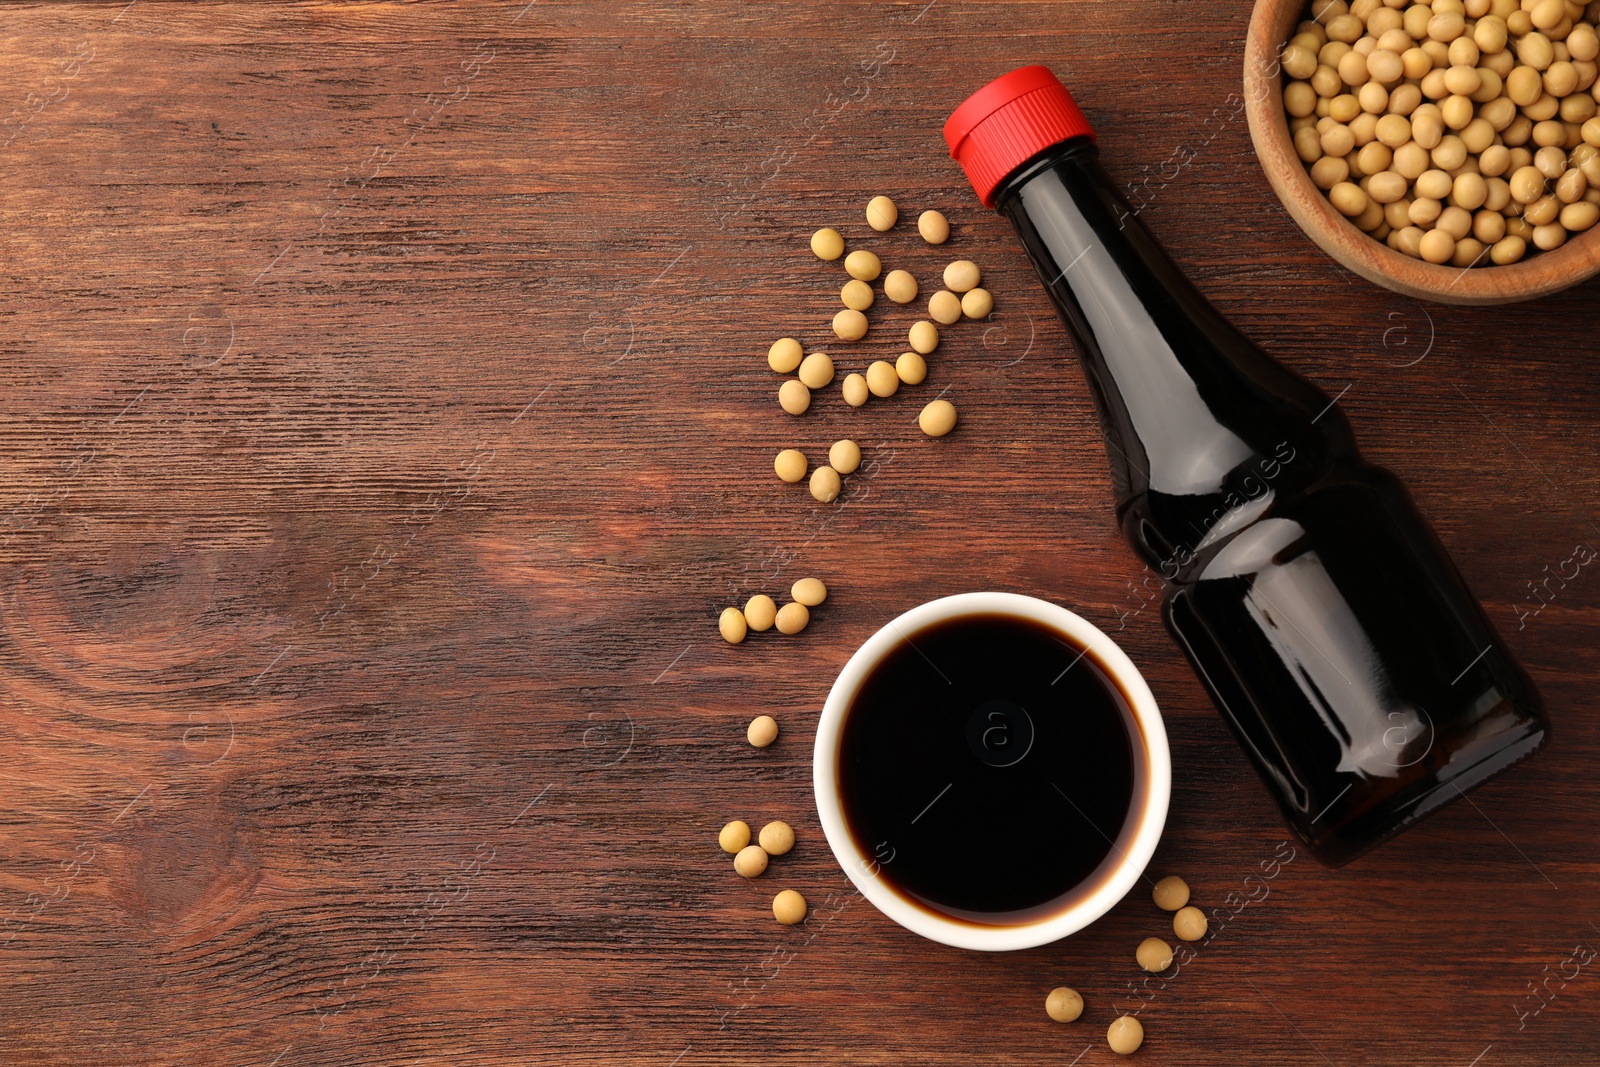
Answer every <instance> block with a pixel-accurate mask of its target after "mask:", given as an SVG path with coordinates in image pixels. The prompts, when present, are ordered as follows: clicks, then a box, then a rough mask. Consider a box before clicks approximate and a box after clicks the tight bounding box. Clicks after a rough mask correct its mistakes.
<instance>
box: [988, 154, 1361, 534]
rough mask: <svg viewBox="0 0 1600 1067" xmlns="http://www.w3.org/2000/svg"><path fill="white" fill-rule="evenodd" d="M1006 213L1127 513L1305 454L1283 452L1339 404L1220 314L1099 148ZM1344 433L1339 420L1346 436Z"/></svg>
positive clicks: (1007, 200)
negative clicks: (1098, 424) (1094, 409)
mask: <svg viewBox="0 0 1600 1067" xmlns="http://www.w3.org/2000/svg"><path fill="white" fill-rule="evenodd" d="M996 205H997V208H998V210H999V211H1000V213H1001V214H1003V215H1005V216H1006V217H1007V218H1009V219H1010V220H1011V223H1012V225H1013V226H1014V227H1015V228H1016V230H1017V232H1018V234H1019V235H1020V236H1021V238H1022V241H1023V244H1024V245H1025V246H1026V248H1027V251H1028V255H1029V258H1030V259H1031V260H1032V261H1033V265H1034V268H1035V269H1036V270H1037V271H1038V273H1039V278H1040V280H1041V281H1043V282H1044V284H1045V287H1046V288H1047V289H1048V290H1049V291H1050V295H1051V298H1052V299H1053V300H1054V301H1055V304H1056V307H1057V309H1058V310H1059V311H1060V313H1061V317H1062V319H1063V321H1064V322H1065V323H1066V326H1067V329H1068V332H1069V333H1070V334H1071V336H1072V340H1073V344H1074V346H1075V347H1076V349H1077V351H1078V355H1079V358H1080V360H1081V362H1082V365H1083V369H1084V373H1085V375H1086V376H1087V378H1088V380H1089V384H1090V387H1091V389H1092V390H1093V392H1094V394H1095V400H1096V402H1097V404H1098V406H1099V409H1100V416H1101V421H1102V426H1103V428H1104V430H1105V433H1106V438H1107V441H1108V444H1109V445H1110V449H1109V451H1110V456H1109V458H1110V460H1111V464H1112V471H1113V476H1114V479H1115V481H1116V483H1117V490H1118V496H1119V500H1120V501H1121V502H1124V503H1126V502H1127V501H1128V500H1130V499H1132V498H1134V497H1137V496H1139V495H1141V494H1145V493H1153V494H1160V495H1164V496H1171V497H1185V498H1187V497H1201V496H1216V495H1227V494H1229V491H1230V486H1231V485H1232V483H1238V482H1240V481H1241V480H1242V478H1243V477H1246V476H1247V472H1248V471H1249V470H1250V469H1252V468H1253V467H1254V466H1255V465H1257V464H1259V463H1260V462H1261V461H1262V460H1263V459H1264V458H1270V457H1272V456H1273V455H1274V454H1275V452H1276V453H1279V454H1281V453H1283V452H1285V451H1294V450H1295V446H1296V443H1298V442H1296V441H1293V440H1290V443H1289V444H1288V446H1287V449H1284V448H1280V447H1279V446H1280V445H1281V444H1283V443H1284V442H1285V441H1286V440H1289V439H1290V438H1299V439H1300V440H1301V441H1303V440H1304V438H1305V436H1306V435H1305V432H1304V428H1305V427H1306V426H1307V425H1309V424H1310V423H1312V422H1314V421H1315V416H1316V415H1317V414H1318V412H1319V411H1320V410H1323V409H1324V408H1325V407H1326V405H1327V403H1328V401H1327V398H1326V397H1325V396H1324V395H1323V394H1322V393H1321V391H1320V390H1318V389H1316V388H1315V387H1314V386H1312V385H1311V384H1310V383H1308V382H1306V381H1305V380H1304V379H1302V378H1300V377H1298V376H1297V375H1295V374H1293V373H1292V372H1290V371H1288V370H1287V369H1286V368H1284V367H1282V366H1281V365H1280V364H1278V363H1276V362H1275V361H1273V360H1272V359H1271V358H1270V357H1268V356H1267V355H1266V354H1265V353H1263V352H1262V351H1261V350H1260V349H1259V348H1257V347H1256V346H1255V345H1253V344H1251V343H1250V342H1249V341H1248V340H1247V339H1246V338H1244V337H1243V336H1242V335H1241V334H1239V333H1238V331H1237V330H1235V329H1234V328H1233V327H1232V326H1231V325H1230V324H1229V323H1228V322H1227V321H1226V320H1225V319H1223V318H1222V316H1221V315H1220V314H1218V313H1217V311H1216V310H1215V309H1214V308H1213V307H1211V305H1210V304H1209V303H1208V302H1207V301H1206V299H1205V297H1204V296H1202V295H1201V294H1200V292H1199V291H1198V290H1197V289H1195V287H1194V286H1193V285H1192V284H1191V283H1190V282H1189V280H1188V279H1187V278H1185V277H1184V276H1183V274H1182V272H1181V271H1180V270H1179V269H1178V267H1177V265H1176V264H1174V263H1173V261H1172V260H1171V259H1170V258H1169V257H1168V256H1167V254H1166V253H1165V252H1164V251H1162V249H1161V247H1160V246H1159V245H1158V244H1157V243H1156V241H1155V239H1154V237H1152V236H1151V234H1150V232H1149V230H1147V229H1146V228H1145V226H1144V223H1143V222H1142V221H1141V220H1140V219H1139V217H1138V215H1137V214H1136V213H1135V212H1134V210H1133V209H1132V208H1131V207H1130V206H1129V205H1128V202H1127V200H1126V199H1124V198H1123V196H1122V194H1121V193H1120V192H1119V191H1118V190H1117V188H1116V186H1115V184H1114V183H1113V181H1112V179H1111V178H1110V176H1109V175H1107V174H1106V172H1105V170H1104V168H1102V167H1101V165H1100V161H1099V153H1098V150H1097V149H1096V148H1095V146H1094V143H1093V141H1091V140H1090V139H1089V138H1087V137H1082V138H1074V139H1072V140H1069V141H1066V142H1063V143H1062V144H1060V145H1057V146H1055V147H1053V148H1051V149H1049V150H1047V151H1046V152H1044V153H1042V154H1041V155H1040V156H1038V157H1036V158H1035V159H1034V160H1033V161H1031V162H1030V163H1028V164H1025V165H1024V166H1023V167H1022V168H1020V169H1019V170H1018V171H1017V172H1015V173H1014V174H1012V175H1011V176H1010V177H1008V178H1007V179H1006V181H1005V182H1004V183H1003V184H1002V185H1001V187H1000V189H999V192H998V195H997V198H996ZM1336 423H1337V425H1335V424H1336ZM1340 425H1342V423H1338V420H1337V417H1335V418H1334V419H1332V420H1329V427H1331V428H1333V430H1334V431H1335V433H1337V431H1338V426H1340ZM1329 427H1324V428H1323V430H1327V429H1328V428H1329ZM1313 432H1315V431H1313ZM1321 451H1325V449H1324V450H1321Z"/></svg>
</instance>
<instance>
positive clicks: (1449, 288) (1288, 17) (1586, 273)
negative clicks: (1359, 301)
mask: <svg viewBox="0 0 1600 1067" xmlns="http://www.w3.org/2000/svg"><path fill="white" fill-rule="evenodd" d="M1306 6H1307V5H1306V3H1305V0H1256V6H1255V11H1254V12H1252V13H1251V16H1250V29H1249V31H1248V32H1247V33H1246V35H1245V46H1244V93H1245V113H1246V115H1247V117H1248V118H1249V121H1250V139H1251V140H1252V141H1253V142H1255V149H1256V158H1257V159H1259V160H1261V166H1262V168H1263V169H1264V170H1265V171H1266V172H1267V181H1268V182H1270V183H1271V184H1272V188H1273V191H1274V192H1276V193H1277V194H1278V198H1279V199H1280V200H1282V201H1283V206H1284V207H1286V208H1288V209H1289V214H1290V215H1292V216H1294V220H1295V221H1296V222H1298V223H1299V224H1300V228H1301V229H1303V230H1305V232H1306V236H1308V237H1310V238H1311V239H1312V240H1313V241H1315V242H1316V243H1317V245H1318V247H1320V248H1321V249H1322V250H1323V251H1324V252H1326V253H1328V255H1330V256H1332V257H1333V258H1334V259H1336V260H1338V261H1339V262H1340V263H1342V264H1344V265H1345V266H1346V267H1349V268H1350V269H1351V270H1353V271H1355V272H1356V273H1357V274H1359V275H1361V276H1362V277H1363V278H1365V279H1367V280H1368V281H1371V282H1376V283H1377V284H1379V285H1382V286H1386V287H1387V288H1390V289H1393V290H1394V291H1395V292H1397V293H1405V294H1406V295H1407V296H1415V297H1419V298H1421V299H1423V300H1437V301H1439V302H1441V303H1445V304H1509V303H1512V302H1513V301H1517V300H1531V299H1532V298H1534V297H1539V296H1545V295H1547V294H1549V293H1554V292H1558V291H1560V290H1562V289H1565V288H1567V287H1568V286H1571V285H1576V284H1577V283H1579V282H1581V281H1583V280H1584V279H1585V278H1589V277H1591V276H1593V275H1594V274H1596V273H1597V272H1600V226H1596V227H1594V228H1593V229H1591V230H1588V231H1587V232H1585V233H1581V234H1577V235H1575V236H1573V237H1570V238H1568V240H1567V243H1566V244H1564V245H1562V246H1561V247H1560V248H1558V249H1556V250H1555V251H1553V252H1538V253H1536V254H1534V255H1532V256H1530V257H1529V258H1527V259H1524V260H1521V261H1519V262H1517V263H1512V264H1510V265H1508V266H1504V267H1497V266H1488V267H1472V268H1466V269H1464V268H1461V267H1452V266H1449V265H1443V266H1441V265H1438V264H1434V263H1426V262H1424V261H1422V260H1420V259H1412V258H1411V257H1410V256H1408V255H1405V254H1404V253H1401V252H1396V251H1395V250H1394V249H1392V248H1390V247H1389V246H1388V245H1386V244H1384V243H1383V242H1382V241H1379V240H1376V239H1374V238H1372V237H1369V236H1367V235H1366V234H1365V233H1363V232H1362V231H1361V230H1359V229H1357V228H1356V225H1355V224H1354V223H1352V222H1351V221H1350V220H1349V219H1347V218H1345V217H1344V216H1343V215H1341V214H1339V212H1338V211H1336V210H1335V209H1334V206H1333V205H1332V204H1330V203H1328V198H1327V197H1326V196H1325V195H1323V192H1322V190H1320V189H1318V188H1317V187H1316V185H1315V184H1313V183H1312V181H1311V174H1310V172H1309V171H1307V169H1306V165H1305V164H1304V163H1302V162H1301V161H1300V157H1299V155H1297V154H1296V153H1295V150H1294V143H1293V141H1291V140H1290V137H1289V120H1288V117H1287V116H1286V115H1285V113H1284V110H1283V75H1282V73H1281V72H1280V70H1279V67H1278V56H1279V54H1280V53H1281V52H1282V51H1283V46H1284V44H1285V43H1286V42H1287V41H1288V40H1289V37H1290V35H1291V33H1292V32H1293V30H1294V27H1295V26H1296V25H1297V24H1298V23H1299V22H1300V20H1301V18H1303V17H1304V15H1303V12H1305V10H1306ZM1530 247H1531V246H1530Z"/></svg>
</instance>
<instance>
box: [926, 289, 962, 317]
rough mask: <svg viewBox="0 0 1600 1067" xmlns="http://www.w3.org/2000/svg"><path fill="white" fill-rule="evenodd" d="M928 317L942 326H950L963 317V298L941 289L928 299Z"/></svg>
mask: <svg viewBox="0 0 1600 1067" xmlns="http://www.w3.org/2000/svg"><path fill="white" fill-rule="evenodd" d="M928 317H929V318H930V319H932V320H933V321H934V322H937V323H939V324H940V325H942V326H949V325H950V324H951V323H953V322H955V321H956V320H957V319H959V318H960V317H961V298H960V297H959V296H957V295H956V294H954V293H952V292H950V291H949V290H948V289H941V290H939V291H938V292H937V293H934V294H933V295H932V296H930V297H928Z"/></svg>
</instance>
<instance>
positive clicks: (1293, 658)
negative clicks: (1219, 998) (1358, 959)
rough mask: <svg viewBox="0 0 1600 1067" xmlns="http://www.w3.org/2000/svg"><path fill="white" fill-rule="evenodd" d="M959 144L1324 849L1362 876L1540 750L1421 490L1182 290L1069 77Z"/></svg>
mask: <svg viewBox="0 0 1600 1067" xmlns="http://www.w3.org/2000/svg"><path fill="white" fill-rule="evenodd" d="M944 132H945V138H946V140H947V141H949V143H950V150H951V155H952V156H953V157H954V158H956V159H957V160H959V161H960V162H961V164H962V166H963V168H964V169H965V170H966V172H967V176H968V177H969V178H970V179H971V180H972V184H973V187H974V189H976V191H977V193H978V196H979V197H980V198H981V199H982V200H983V202H984V204H985V205H987V206H990V207H994V208H997V209H998V210H999V211H1000V213H1001V214H1003V215H1005V216H1006V217H1007V218H1008V219H1010V220H1011V223H1012V225H1013V226H1014V227H1015V228H1016V231H1017V234H1018V235H1019V236H1020V237H1021V238H1022V242H1023V244H1024V246H1026V248H1027V251H1028V256H1029V258H1030V259H1031V260H1032V261H1033V265H1034V268H1035V269H1036V270H1037V271H1038V272H1039V277H1040V279H1041V280H1042V281H1043V282H1044V284H1045V286H1046V288H1048V289H1049V291H1050V296H1051V298H1052V299H1053V300H1054V301H1055V304H1056V308H1057V310H1058V311H1059V312H1060V313H1061V318H1062V319H1063V321H1064V322H1065V323H1066V327H1067V332H1068V333H1069V334H1070V335H1071V337H1072V341H1073V344H1074V346H1075V347H1076V349H1077V352H1078V357H1079V360H1080V362H1081V363H1082V365H1083V370H1084V374H1085V375H1086V377H1087V378H1088V380H1089V387H1090V391H1091V392H1092V393H1093V394H1094V399H1095V403H1096V406H1097V408H1098V409H1099V414H1100V420H1101V425H1102V428H1103V430H1104V433H1105V437H1106V443H1107V445H1108V446H1109V452H1108V455H1109V458H1110V461H1111V469H1112V478H1113V482H1114V484H1115V487H1116V494H1117V516H1118V519H1119V520H1120V522H1121V525H1122V530H1123V532H1124V533H1125V534H1126V535H1127V537H1128V539H1129V541H1131V542H1132V543H1133V547H1134V549H1135V550H1136V551H1137V552H1138V553H1139V555H1140V556H1142V557H1143V558H1144V560H1145V561H1146V562H1147V563H1148V564H1149V565H1150V566H1151V567H1152V568H1153V569H1155V570H1156V571H1158V572H1159V573H1160V575H1161V577H1162V578H1163V579H1164V580H1165V583H1166V595H1165V599H1164V602H1163V608H1162V614H1163V617H1164V618H1165V619H1166V623H1167V627H1168V629H1169V630H1170V631H1171V632H1172V635H1173V637H1175V638H1176V639H1177V642H1178V644H1179V645H1180V646H1181V647H1182V648H1183V651H1184V653H1185V654H1186V655H1187V656H1188V657H1189V662H1190V663H1191V664H1192V665H1193V667H1194V669H1195V672H1196V674H1198V675H1199V677H1200V680H1201V682H1202V683H1203V684H1204V685H1205V687H1206V689H1207V690H1208V691H1209V692H1210V694H1211V697H1212V699H1213V700H1214V701H1215V703H1216V705H1217V707H1218V709H1219V710H1220V711H1221V712H1222V715H1223V718H1224V719H1226V720H1227V722H1228V725H1229V726H1230V727H1231V728H1232V730H1233V732H1234V734H1235V736H1236V737H1237V738H1238V740H1239V743H1240V744H1241V745H1243V746H1244V749H1245V751H1246V752H1247V753H1248V754H1249V756H1250V759H1251V760H1252V762H1254V764H1255V766H1256V769H1257V770H1258V771H1259V772H1260V774H1261V776H1262V778H1263V779H1264V780H1265V781H1266V783H1267V785H1268V787H1269V788H1270V789H1271V791H1272V793H1273V795H1274V796H1275V797H1276V798H1277V801H1278V804H1279V806H1280V807H1281V808H1282V809H1283V813H1284V816H1285V818H1287V820H1288V822H1289V825H1290V826H1291V827H1292V828H1293V829H1294V831H1295V832H1296V833H1297V834H1298V835H1299V836H1300V837H1301V838H1302V839H1303V840H1304V841H1305V842H1306V844H1307V845H1308V846H1309V847H1310V849H1311V851H1312V852H1313V853H1314V854H1315V855H1317V856H1318V858H1319V859H1321V860H1322V861H1323V862H1325V863H1328V864H1331V865H1338V864H1342V863H1345V862H1347V861H1349V860H1350V859H1352V858H1354V857H1355V856H1357V855H1359V854H1360V853H1361V852H1363V851H1365V850H1366V849H1368V848H1370V847H1371V846H1373V845H1375V844H1377V843H1378V842H1380V841H1382V840H1384V839H1385V838H1387V837H1389V836H1391V835H1393V834H1395V833H1397V832H1399V831H1400V830H1402V829H1404V828H1406V827H1407V826H1409V825H1411V824H1412V823H1414V822H1415V821H1416V820H1418V819H1419V818H1421V817H1422V816H1424V815H1426V814H1427V813H1428V812H1430V811H1432V810H1434V809H1435V808H1438V807H1439V806H1440V805H1442V804H1445V803H1447V802H1449V801H1451V800H1453V799H1455V798H1457V797H1460V796H1461V795H1462V792H1463V790H1466V789H1468V788H1471V787H1472V786H1474V785H1476V784H1478V783H1479V782H1481V781H1483V780H1484V779H1485V778H1487V777H1489V776H1490V775H1492V774H1494V773H1495V772H1496V771H1499V770H1501V769H1503V768H1505V767H1507V766H1509V765H1511V764H1512V763H1514V762H1516V761H1517V760H1519V759H1521V758H1522V757H1524V756H1526V755H1528V754H1529V753H1531V752H1533V751H1534V750H1535V749H1537V748H1538V747H1539V746H1540V745H1541V744H1543V743H1544V741H1545V738H1546V737H1547V736H1548V730H1549V726H1548V723H1547V721H1546V719H1545V717H1544V712H1543V709H1542V707H1541V704H1540V701H1539V697H1538V695H1537V693H1536V692H1535V691H1534V688H1533V685H1532V683H1531V682H1530V681H1529V680H1528V677H1527V675H1526V674H1524V673H1523V671H1522V670H1521V668H1520V667H1518V666H1517V664H1516V663H1515V662H1514V661H1513V660H1512V658H1511V655H1510V653H1509V652H1508V651H1507V650H1506V647H1505V645H1504V644H1503V643H1502V642H1501V640H1500V638H1499V637H1498V636H1497V635H1496V634H1495V632H1494V629H1493V627H1492V626H1491V625H1490V623H1489V620H1488V619H1487V618H1486V617H1485V616H1484V613H1483V610H1482V609H1481V608H1480V607H1479V606H1478V603H1477V601H1476V600H1475V599H1474V598H1473V596H1472V593H1471V592H1470V591H1469V590H1468V589H1467V586H1466V583H1465V582H1464V581H1463V580H1462V578H1461V575H1460V574H1459V573H1458V572H1457V571H1456V568H1455V566H1454V565H1453V564H1452V563H1451V562H1450V559H1449V557H1448V556H1447V555H1446V553H1445V550H1444V546H1443V545H1441V544H1440V543H1439V540H1438V538H1437V537H1436V536H1435V535H1434V533H1433V531H1432V530H1430V529H1429V528H1428V525H1427V523H1426V522H1424V520H1423V519H1422V517H1421V515H1419V514H1418V512H1417V509H1416V505H1415V504H1414V503H1413V502H1412V500H1411V497H1410V495H1409V494H1408V493H1407V492H1406V489H1405V487H1404V486H1403V485H1401V484H1400V482H1399V481H1398V480H1397V479H1396V478H1395V477H1394V475H1392V474H1390V473H1389V472H1388V471H1386V470H1383V469H1382V468H1379V467H1375V466H1373V465H1371V464H1369V463H1367V462H1366V461H1364V460H1363V459H1362V458H1361V454H1360V453H1359V452H1358V451H1357V449H1356V445H1355V440H1354V437H1353V436H1352V434H1351V431H1350V426H1349V424H1348V423H1347V422H1346V421H1345V418H1344V416H1343V415H1342V414H1341V413H1340V411H1339V409H1338V407H1337V406H1335V404H1334V402H1333V401H1332V400H1331V399H1329V397H1328V396H1327V395H1326V394H1324V393H1323V392H1322V391H1321V390H1320V389H1318V388H1317V387H1316V386H1314V385H1312V384H1311V383H1310V382H1308V381H1306V380H1305V379H1303V378H1301V377H1300V376H1299V375H1297V374H1295V373H1294V372H1292V371H1290V370H1288V369H1287V368H1285V367H1283V366H1282V365H1280V364H1279V363H1277V362H1275V361H1274V360H1273V359H1272V358H1271V357H1270V356H1268V355H1267V354H1266V353H1265V352H1263V351H1262V350H1261V349H1260V348H1258V347H1256V346H1255V345H1254V344H1252V343H1251V342H1250V341H1249V340H1248V339H1246V338H1245V337H1244V336H1243V335H1242V334H1240V333H1239V332H1238V331H1237V330H1235V329H1234V328H1233V327H1232V326H1231V325H1229V323H1228V322H1227V321H1226V320H1225V319H1224V318H1223V317H1222V316H1221V315H1220V314H1219V313H1218V312H1217V311H1216V309H1214V308H1213V307H1212V306H1211V305H1210V304H1209V303H1207V302H1206V300H1205V298H1204V297H1203V296H1202V295H1201V294H1200V292H1199V290H1197V289H1196V288H1195V287H1194V286H1193V285H1192V284H1191V283H1190V282H1189V281H1188V280H1187V279H1185V278H1184V277H1183V275H1182V274H1181V273H1179V271H1178V269H1177V267H1176V265H1174V264H1173V262H1172V260H1171V259H1169V258H1168V257H1167V255H1166V254H1165V253H1164V252H1163V251H1162V250H1161V248H1160V247H1159V246H1158V245H1157V244H1156V242H1155V240H1154V239H1153V238H1152V237H1151V235H1150V233H1149V232H1148V231H1147V230H1146V229H1145V227H1144V225H1143V223H1142V222H1140V220H1139V218H1138V216H1137V215H1135V214H1134V213H1133V210H1132V209H1131V208H1130V207H1129V206H1128V203H1127V201H1126V200H1125V199H1124V198H1123V197H1122V195H1121V194H1120V193H1119V192H1118V191H1117V188H1116V185H1115V183H1114V182H1113V181H1112V179H1111V178H1110V177H1109V176H1108V175H1107V174H1106V172H1105V171H1104V170H1103V169H1102V168H1101V166H1100V162H1099V156H1098V152H1097V150H1096V148H1095V144H1094V135H1093V133H1092V132H1091V131H1090V129H1089V124H1088V122H1087V121H1086V120H1085V119H1084V117H1083V114H1082V113H1081V112H1080V111H1079V110H1078V108H1077V106H1076V105H1075V104H1074V103H1073V101H1072V98H1071V97H1070V96H1069V95H1068V93H1067V91H1066V89H1065V88H1064V87H1063V86H1062V85H1061V83H1060V82H1059V81H1058V80H1056V77H1055V76H1054V75H1053V74H1052V73H1051V72H1050V71H1049V70H1048V69H1047V68H1045V67H1024V68H1022V69H1021V70H1017V71H1013V72H1012V73H1011V74H1008V75H1006V76H1005V77H1003V78H1000V79H999V80H997V81H995V82H993V83H991V84H990V85H988V86H986V87H985V88H984V89H982V90H980V91H979V92H978V93H976V94H974V95H973V96H972V97H971V98H970V99H969V100H967V101H966V102H965V103H964V104H962V105H961V107H960V108H958V109H957V110H956V111H955V113H954V114H952V115H951V117H950V120H949V121H948V122H947V123H946V124H945V131H944Z"/></svg>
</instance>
